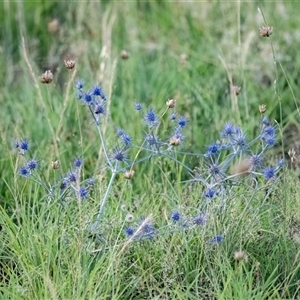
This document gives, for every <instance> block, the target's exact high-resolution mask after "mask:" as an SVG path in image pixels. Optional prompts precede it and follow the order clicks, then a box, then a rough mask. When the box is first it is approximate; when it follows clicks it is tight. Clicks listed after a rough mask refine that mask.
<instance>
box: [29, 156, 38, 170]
mask: <svg viewBox="0 0 300 300" xmlns="http://www.w3.org/2000/svg"><path fill="white" fill-rule="evenodd" d="M37 167H38V162H37V160H36V159H30V160H29V161H28V162H27V168H28V169H29V170H30V171H33V170H35V169H36V168H37Z"/></svg>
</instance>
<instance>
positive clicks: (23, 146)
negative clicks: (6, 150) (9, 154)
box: [19, 139, 29, 151]
mask: <svg viewBox="0 0 300 300" xmlns="http://www.w3.org/2000/svg"><path fill="white" fill-rule="evenodd" d="M19 148H20V149H22V150H24V151H27V150H29V140H28V139H24V140H22V141H21V142H20V143H19Z"/></svg>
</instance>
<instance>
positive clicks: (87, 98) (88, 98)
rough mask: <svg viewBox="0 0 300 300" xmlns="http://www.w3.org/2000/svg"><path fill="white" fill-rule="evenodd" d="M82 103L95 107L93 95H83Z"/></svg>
mask: <svg viewBox="0 0 300 300" xmlns="http://www.w3.org/2000/svg"><path fill="white" fill-rule="evenodd" d="M82 101H83V103H84V104H85V105H93V104H94V98H93V93H84V94H83V95H82Z"/></svg>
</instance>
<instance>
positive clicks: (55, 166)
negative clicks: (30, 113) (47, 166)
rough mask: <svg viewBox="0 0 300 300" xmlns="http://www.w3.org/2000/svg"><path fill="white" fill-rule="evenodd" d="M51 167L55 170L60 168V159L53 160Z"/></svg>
mask: <svg viewBox="0 0 300 300" xmlns="http://www.w3.org/2000/svg"><path fill="white" fill-rule="evenodd" d="M51 167H52V169H53V170H57V169H59V168H60V163H59V161H58V160H55V161H52V162H51Z"/></svg>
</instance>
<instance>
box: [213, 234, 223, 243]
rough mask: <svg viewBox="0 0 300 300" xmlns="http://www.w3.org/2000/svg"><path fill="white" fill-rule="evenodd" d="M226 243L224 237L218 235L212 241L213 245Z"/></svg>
mask: <svg viewBox="0 0 300 300" xmlns="http://www.w3.org/2000/svg"><path fill="white" fill-rule="evenodd" d="M223 241H224V236H223V235H216V236H214V237H213V238H212V239H211V240H210V242H209V243H210V244H211V245H217V244H220V243H221V242H223Z"/></svg>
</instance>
